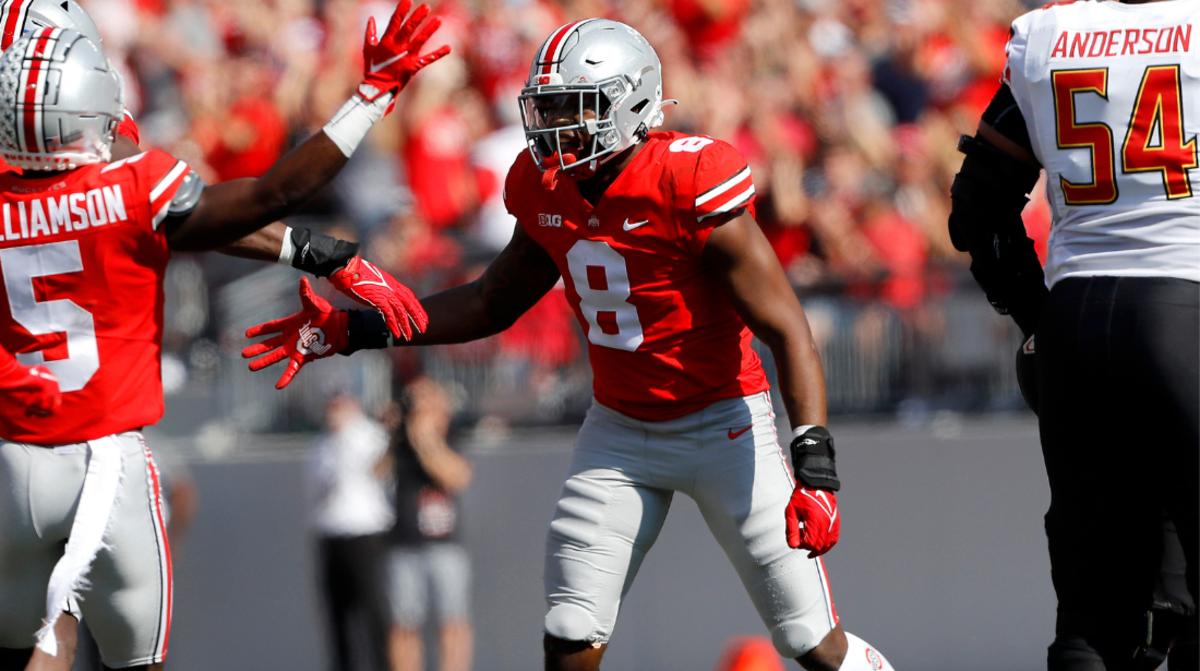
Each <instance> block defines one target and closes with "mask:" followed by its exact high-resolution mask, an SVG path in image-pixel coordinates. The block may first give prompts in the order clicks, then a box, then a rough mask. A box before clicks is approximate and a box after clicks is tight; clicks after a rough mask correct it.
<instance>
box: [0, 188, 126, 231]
mask: <svg viewBox="0 0 1200 671" xmlns="http://www.w3.org/2000/svg"><path fill="white" fill-rule="evenodd" d="M0 217H2V218H3V220H4V223H3V226H2V227H0V242H6V241H18V240H33V239H37V238H50V237H54V236H57V235H59V234H60V233H71V232H74V231H82V230H84V229H87V228H98V227H100V226H105V225H107V224H115V223H118V222H123V221H128V219H129V216H128V214H127V212H126V209H125V194H124V192H123V190H122V189H121V187H120V185H117V186H103V187H97V188H95V189H90V190H88V191H77V192H75V193H62V194H58V195H48V196H45V197H42V198H32V199H30V200H28V201H25V200H17V201H15V202H6V203H4V204H3V205H0Z"/></svg>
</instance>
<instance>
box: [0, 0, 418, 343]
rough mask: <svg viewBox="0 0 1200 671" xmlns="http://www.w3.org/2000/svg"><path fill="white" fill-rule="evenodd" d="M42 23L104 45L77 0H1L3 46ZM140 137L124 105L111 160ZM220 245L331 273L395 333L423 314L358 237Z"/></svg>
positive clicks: (300, 234)
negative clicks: (365, 253) (362, 252)
mask: <svg viewBox="0 0 1200 671" xmlns="http://www.w3.org/2000/svg"><path fill="white" fill-rule="evenodd" d="M39 28H67V29H70V30H74V31H76V32H79V33H82V34H83V36H84V37H86V38H88V39H89V40H91V41H92V43H94V44H96V45H97V46H102V44H101V41H100V32H99V30H98V29H97V28H96V23H95V21H93V20H92V17H91V16H89V15H88V13H87V12H86V11H84V9H83V8H82V7H80V6H79V3H77V2H75V0H0V51H3V50H5V49H8V47H9V46H11V45H12V43H13V42H14V41H15V40H16V39H17V38H19V37H21V36H22V35H25V34H27V33H29V32H31V31H34V30H37V29H39ZM364 56H365V54H364ZM140 141H141V132H140V130H139V129H138V125H137V123H136V122H135V121H134V120H133V115H132V114H130V113H129V111H128V110H122V114H121V121H120V123H118V124H117V128H116V131H115V135H114V138H113V143H112V147H111V154H112V160H114V161H116V160H120V159H123V158H129V157H131V156H134V155H136V154H140V153H141V152H142V149H141V147H139V146H138V145H139V143H140ZM17 171H20V168H18V167H14V166H11V165H9V164H8V163H7V162H5V161H4V160H3V159H2V158H0V174H2V173H4V172H17ZM218 251H221V252H223V253H225V254H229V255H231V256H240V257H244V258H248V259H255V260H259V261H278V262H280V263H286V264H288V265H291V266H293V267H295V268H298V269H300V270H304V271H306V272H311V273H312V274H314V275H317V276H318V277H329V279H330V281H331V282H333V284H334V286H336V287H337V288H338V289H339V290H341V291H342V292H343V293H345V294H346V295H348V296H349V297H350V298H352V299H354V300H356V301H358V302H360V303H363V304H366V305H370V306H372V307H374V308H376V309H378V310H381V311H382V312H383V314H384V315H385V317H386V319H387V322H388V328H389V329H391V331H392V333H393V335H395V336H397V337H400V336H401V335H403V336H404V337H409V336H411V335H412V323H410V321H413V320H410V319H407V318H406V317H405V313H406V312H409V311H412V312H413V313H414V314H418V315H419V313H420V305H419V304H418V303H417V302H416V298H415V297H413V296H411V294H410V293H409V292H408V290H407V289H405V288H403V287H402V286H401V285H399V283H397V282H396V281H395V280H394V279H392V278H391V277H387V276H386V273H382V272H381V271H379V269H378V268H376V267H374V266H373V265H371V264H370V263H369V262H367V261H365V260H364V259H361V258H359V257H358V256H357V252H358V245H357V244H356V243H353V242H348V241H345V240H338V239H336V238H332V237H329V236H327V235H322V234H321V233H316V232H313V231H310V230H309V229H306V228H292V227H290V226H287V225H285V224H283V223H281V222H274V223H271V224H268V225H267V226H266V227H264V228H262V229H259V230H258V231H255V232H253V233H251V234H250V235H248V236H246V237H245V238H242V239H241V240H237V241H235V242H232V243H230V244H228V245H225V246H224V247H222V248H221V249H220V250H218ZM419 320H420V318H418V319H417V320H416V321H419ZM414 323H415V322H414Z"/></svg>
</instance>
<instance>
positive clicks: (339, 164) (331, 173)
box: [246, 131, 349, 233]
mask: <svg viewBox="0 0 1200 671" xmlns="http://www.w3.org/2000/svg"><path fill="white" fill-rule="evenodd" d="M348 160H349V156H348V155H347V154H345V153H343V151H342V149H341V148H339V147H338V145H337V144H336V143H335V142H334V141H333V140H332V139H330V137H329V135H327V134H326V132H325V131H322V132H319V133H316V134H314V135H312V136H311V137H309V138H308V139H307V140H305V141H304V142H303V143H302V144H301V145H300V146H299V147H296V148H295V149H293V150H292V151H290V152H288V153H287V154H286V155H285V156H284V157H283V158H281V159H279V161H277V162H276V163H275V165H274V166H272V167H271V169H270V170H268V171H267V173H266V174H265V175H263V176H262V177H260V178H259V179H257V180H255V182H254V191H253V196H254V199H255V202H253V203H246V205H247V206H249V208H250V209H251V211H252V212H253V213H254V216H253V217H252V218H253V219H254V220H255V221H254V224H257V225H255V226H254V227H253V228H251V229H250V230H248V231H246V232H247V233H249V232H251V231H253V230H256V229H258V228H261V227H262V226H265V225H266V224H269V223H271V222H272V221H276V220H278V219H282V218H283V217H285V216H287V215H289V214H293V213H294V212H295V211H296V210H298V209H299V208H300V206H301V205H303V204H304V203H306V202H308V201H309V199H311V198H312V197H313V196H315V195H317V192H319V191H320V190H321V189H323V188H324V187H325V185H326V184H328V183H329V182H331V181H333V178H334V177H336V176H337V174H338V172H340V171H341V169H342V168H343V167H344V166H345V165H346V162H347V161H348Z"/></svg>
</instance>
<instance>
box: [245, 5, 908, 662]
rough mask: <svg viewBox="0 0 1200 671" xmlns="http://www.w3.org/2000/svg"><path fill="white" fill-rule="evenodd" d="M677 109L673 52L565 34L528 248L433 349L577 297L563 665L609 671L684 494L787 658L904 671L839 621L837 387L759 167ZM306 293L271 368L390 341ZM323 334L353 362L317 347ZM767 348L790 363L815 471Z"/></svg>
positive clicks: (582, 29) (530, 128)
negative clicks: (585, 394) (618, 634)
mask: <svg viewBox="0 0 1200 671" xmlns="http://www.w3.org/2000/svg"><path fill="white" fill-rule="evenodd" d="M663 102H664V101H663V99H662V81H661V66H660V64H659V60H658V56H657V55H656V54H655V52H654V49H653V48H652V47H651V45H650V44H649V43H648V42H647V41H646V40H645V39H644V38H643V37H642V36H641V35H640V34H639V33H638V32H637V31H635V30H634V29H633V28H630V27H629V26H627V25H624V24H622V23H618V22H615V21H609V20H605V19H589V20H586V21H576V22H573V23H570V24H567V25H565V26H562V27H560V28H559V29H557V30H555V31H554V32H553V33H552V34H551V35H550V37H549V38H548V39H547V40H546V41H545V42H544V43H543V45H542V47H541V49H540V50H539V52H538V54H537V56H536V58H535V59H534V62H533V66H532V68H531V71H530V75H529V80H528V81H527V84H526V87H525V88H524V89H523V91H522V93H521V97H520V103H521V110H522V114H523V119H524V125H525V133H526V137H527V139H528V141H529V149H530V151H529V152H528V153H522V155H521V156H519V157H518V158H517V161H516V163H515V164H514V165H513V167H512V169H511V170H510V171H509V174H508V178H507V181H506V183H505V203H506V204H507V207H508V209H509V211H510V212H511V213H512V214H513V215H514V216H515V217H516V219H517V222H518V225H517V228H516V230H515V232H514V234H513V238H512V241H511V242H510V243H509V244H508V246H507V247H506V248H505V249H504V250H503V251H502V252H501V253H500V255H499V256H498V257H497V258H496V260H495V261H493V262H492V264H491V266H490V267H489V268H488V269H487V270H486V271H485V272H484V274H483V277H481V278H480V279H478V280H476V281H475V282H472V283H470V284H466V285H463V286H460V287H456V288H454V289H450V290H448V291H445V292H442V293H439V294H437V295H434V296H431V297H429V298H427V299H425V301H424V305H425V308H426V309H427V310H428V311H429V313H430V315H431V324H432V325H431V327H430V329H429V330H428V331H426V332H425V333H424V334H423V335H418V336H416V337H415V338H414V339H413V341H412V344H420V345H426V344H438V343H460V342H466V341H469V340H475V339H477V338H484V337H487V336H490V335H493V334H495V333H498V332H500V331H502V330H504V329H506V328H508V327H509V326H510V325H511V324H512V323H513V322H514V321H515V320H516V319H517V317H519V316H520V315H521V314H522V313H523V312H525V311H526V310H528V309H529V308H530V307H531V306H533V305H534V303H536V302H537V301H538V299H540V298H541V297H542V296H543V295H544V294H545V293H546V292H547V291H549V290H550V288H551V287H553V286H554V284H555V283H556V282H557V281H558V280H559V278H560V277H561V278H562V279H563V281H564V282H565V284H566V288H567V295H568V297H569V299H570V302H571V306H572V308H573V310H574V312H575V315H576V317H577V318H578V320H579V323H580V325H581V327H582V328H583V330H584V332H585V333H586V335H587V339H588V341H589V355H590V359H591V363H592V370H593V373H594V381H595V382H594V393H595V403H594V404H593V406H592V408H591V410H590V411H589V412H588V417H587V420H586V421H585V422H584V424H583V427H582V428H581V429H580V433H579V438H578V442H577V445H576V449H575V453H574V459H573V463H572V466H571V471H570V475H569V477H568V479H567V481H566V483H565V485H564V486H563V491H562V496H561V498H560V500H559V504H558V509H557V512H556V514H555V517H554V520H553V522H552V523H551V525H550V533H549V538H548V540H547V548H546V572H545V588H546V600H547V605H548V612H547V614H546V618H545V638H544V647H545V653H546V668H547V669H569V670H576V669H596V668H598V667H599V664H600V660H601V657H602V656H603V654H604V650H605V646H606V645H607V643H608V638H609V636H610V634H611V633H612V630H613V626H614V623H615V621H616V618H617V610H618V607H619V604H620V602H621V600H622V596H623V594H624V592H625V590H626V589H628V587H629V586H630V584H631V583H632V581H633V578H634V575H635V574H636V572H637V570H638V567H639V566H640V564H641V561H642V558H643V557H644V556H645V553H646V552H647V551H648V550H649V548H650V546H651V545H652V544H653V543H654V540H655V538H656V537H657V535H658V532H659V529H660V528H661V526H662V523H663V521H664V519H665V516H666V513H667V508H668V506H669V504H670V501H671V497H672V495H673V493H674V492H677V491H678V492H682V493H684V494H687V495H688V496H691V497H692V498H693V499H694V500H695V501H696V503H697V504H698V505H699V507H700V511H701V513H702V514H703V515H704V517H705V520H706V521H707V522H708V525H709V528H710V529H711V531H712V533H713V535H714V536H715V537H716V538H717V540H718V541H719V542H720V543H721V545H722V547H723V548H724V550H725V552H726V554H727V555H728V557H729V559H730V561H731V562H732V563H733V565H734V567H735V568H736V569H737V572H738V575H739V576H740V577H741V579H742V582H743V584H744V585H745V586H746V589H747V591H748V592H749V593H750V597H751V599H752V600H753V602H754V605H755V606H756V608H757V609H758V612H759V614H760V615H761V616H762V618H763V620H764V622H765V623H766V625H767V627H768V628H769V629H770V631H771V635H772V638H773V640H774V643H775V647H776V648H777V649H778V650H779V652H780V653H781V654H783V655H785V656H787V657H793V658H796V659H797V660H798V661H799V662H800V664H801V665H802V666H803V667H805V668H807V669H823V670H838V669H843V670H846V671H851V670H860V669H861V670H863V671H866V670H868V669H872V670H877V669H890V668H892V667H891V666H890V665H889V664H888V663H887V662H886V661H885V660H884V659H883V657H882V656H881V655H880V654H879V653H878V652H877V651H876V650H874V649H873V648H871V647H870V646H868V645H867V644H866V643H865V642H864V641H862V640H861V639H859V638H857V637H855V636H853V635H850V634H847V633H845V632H844V631H843V629H842V627H841V626H840V625H839V624H838V618H837V614H836V612H835V610H834V606H833V600H832V598H831V596H830V588H829V583H828V579H827V577H826V573H825V568H824V565H823V563H822V560H821V559H820V557H819V555H820V554H822V553H824V552H826V551H827V550H829V549H830V548H831V547H832V546H833V544H834V543H835V542H836V541H837V537H838V531H839V525H840V519H839V517H838V510H837V498H836V494H835V492H836V491H837V489H838V487H839V482H838V478H837V473H836V470H835V468H834V450H833V439H832V438H831V437H830V434H829V431H828V430H826V429H825V428H824V427H823V425H824V424H825V421H826V416H825V383H824V379H823V374H822V371H821V362H820V359H819V357H818V354H817V351H816V348H815V346H814V344H813V341H812V336H811V335H810V333H809V328H808V324H807V321H806V318H805V316H804V311H803V309H802V308H801V306H800V302H799V301H798V300H797V299H796V294H795V292H794V291H793V290H792V287H791V285H790V284H789V283H788V281H787V278H786V276H785V275H784V273H783V270H782V268H781V267H780V265H779V262H778V261H777V259H776V257H775V255H774V253H773V251H772V249H771V247H770V245H769V244H768V243H767V241H766V239H765V237H764V236H763V234H762V231H761V230H759V228H758V225H757V224H756V223H755V221H754V218H753V214H754V184H753V180H752V178H751V175H750V169H749V167H748V166H747V164H746V161H745V159H744V158H742V157H741V156H740V155H739V154H738V152H737V151H736V150H735V149H734V148H733V147H731V146H730V145H728V144H726V143H724V142H721V141H720V140H716V139H713V138H710V137H706V136H699V135H686V134H683V133H675V132H656V131H652V129H653V128H655V127H656V126H658V125H660V124H661V123H662V120H663V114H662V105H663ZM301 293H302V300H303V309H302V310H301V312H300V313H299V314H297V315H293V316H291V317H287V318H284V319H281V320H276V321H274V322H269V323H267V324H262V325H259V326H256V327H252V328H251V329H250V330H249V331H248V332H247V335H248V336H250V337H255V336H258V335H270V336H272V337H271V338H269V339H267V340H265V341H263V342H261V343H258V344H255V345H251V346H249V347H247V348H246V350H244V351H243V355H244V356H247V357H255V356H259V357H260V358H258V359H256V360H254V361H253V362H252V363H251V369H253V370H258V369H261V368H262V367H264V366H267V365H270V364H272V363H274V362H276V361H280V360H283V359H285V358H286V359H288V360H289V361H288V367H287V369H286V370H285V372H284V376H285V377H289V378H290V376H292V375H295V373H296V371H297V370H298V369H299V367H300V366H302V365H303V364H304V363H306V362H307V361H310V360H313V359H316V358H321V357H322V356H328V355H330V354H333V353H335V352H338V351H340V352H342V353H343V354H345V353H350V352H353V351H355V350H357V349H362V348H373V347H384V346H386V345H387V344H388V340H389V338H388V336H387V332H386V330H385V329H383V325H382V322H381V321H379V319H378V318H377V317H375V316H373V315H371V314H370V313H366V312H357V311H356V312H345V311H334V310H332V309H331V308H330V307H329V304H328V303H326V302H325V301H323V300H321V299H320V298H319V297H317V296H313V295H312V293H311V290H310V289H309V288H308V287H307V282H306V281H305V282H304V283H303V285H302V289H301ZM314 326H319V327H320V328H321V329H323V331H324V333H325V334H326V336H327V337H328V340H327V342H329V343H332V344H333V345H334V346H333V347H331V348H330V349H329V350H327V351H325V352H321V353H317V352H314V351H313V350H312V349H311V348H307V349H306V348H303V347H302V346H301V347H298V346H297V343H301V344H302V343H303V342H304V332H303V329H311V328H313V327H314ZM330 334H335V335H332V336H331V335H330ZM753 336H758V337H759V338H761V339H762V340H763V341H764V342H766V343H767V345H768V346H770V348H771V351H772V353H773V354H774V356H775V360H776V361H777V362H778V366H779V379H780V385H781V392H782V396H783V402H784V405H785V407H786V409H787V413H788V418H789V419H790V420H791V424H792V426H793V427H795V428H794V430H793V435H792V436H791V451H792V459H793V466H794V471H789V469H788V465H787V462H786V460H785V458H784V457H783V454H782V451H781V450H780V449H779V443H778V438H777V436H776V433H775V416H774V413H773V411H772V405H771V401H770V396H769V394H768V385H767V377H766V374H765V372H764V371H763V367H762V364H761V362H760V361H759V358H758V356H757V355H756V354H755V352H754V350H753V348H752V347H751V340H752V338H753ZM260 355H261V356H260ZM793 474H794V475H795V480H798V482H796V481H795V480H793Z"/></svg>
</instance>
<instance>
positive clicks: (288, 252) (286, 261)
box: [277, 136, 341, 266]
mask: <svg viewBox="0 0 1200 671" xmlns="http://www.w3.org/2000/svg"><path fill="white" fill-rule="evenodd" d="M331 137H332V136H331ZM338 146H341V145H338ZM295 256H296V245H295V244H293V243H292V227H291V226H284V227H283V244H282V245H280V246H279V259H278V260H277V263H282V264H283V265H285V266H290V265H292V259H293V258H294V257H295Z"/></svg>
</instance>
